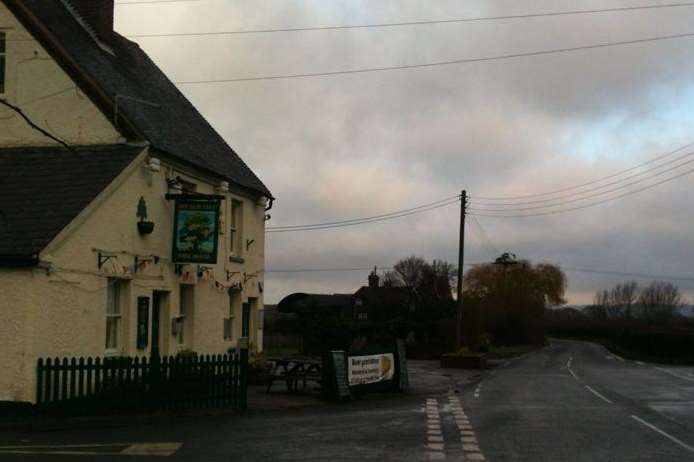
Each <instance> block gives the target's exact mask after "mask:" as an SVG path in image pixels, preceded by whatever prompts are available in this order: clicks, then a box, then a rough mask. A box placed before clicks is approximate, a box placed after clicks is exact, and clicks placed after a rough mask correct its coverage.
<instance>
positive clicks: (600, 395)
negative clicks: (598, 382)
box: [586, 385, 614, 404]
mask: <svg viewBox="0 0 694 462" xmlns="http://www.w3.org/2000/svg"><path fill="white" fill-rule="evenodd" d="M586 388H587V389H588V391H590V392H591V393H592V394H594V395H595V396H597V397H598V398H600V399H601V400H603V401H605V402H606V403H609V404H614V403H613V402H612V401H610V400H609V399H608V398H606V397H605V395H602V394H601V393H599V392H597V391H596V390H595V389H594V388H592V387H591V386H589V385H586Z"/></svg>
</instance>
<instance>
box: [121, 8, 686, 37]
mask: <svg viewBox="0 0 694 462" xmlns="http://www.w3.org/2000/svg"><path fill="white" fill-rule="evenodd" d="M179 1H182V0H179ZM128 3H163V2H128ZM124 4H127V3H124ZM689 6H694V2H687V3H671V4H665V5H644V6H629V7H621V8H604V9H593V10H569V11H557V12H549V13H527V14H515V15H503V16H485V17H474V18H458V19H438V20H423V21H405V22H383V23H373V24H355V25H344V26H313V27H283V28H274V29H247V30H231V31H216V32H172V33H160V34H132V35H128V36H127V37H129V38H154V37H207V36H224V35H241V34H268V33H276V32H309V31H330V30H348V29H371V28H389V27H403V26H422V25H431V24H451V23H467V22H481V21H498V20H513V19H529V18H542V17H552V16H567V15H579V14H595V13H613V12H624V11H634V10H653V9H663V8H676V7H689Z"/></svg>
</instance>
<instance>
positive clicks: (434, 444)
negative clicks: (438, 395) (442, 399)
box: [426, 398, 446, 460]
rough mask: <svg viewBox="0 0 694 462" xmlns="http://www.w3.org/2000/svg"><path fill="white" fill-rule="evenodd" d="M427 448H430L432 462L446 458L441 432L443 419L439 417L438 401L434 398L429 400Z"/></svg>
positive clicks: (427, 402) (427, 405)
mask: <svg viewBox="0 0 694 462" xmlns="http://www.w3.org/2000/svg"><path fill="white" fill-rule="evenodd" d="M426 410H427V412H426V414H427V447H428V448H429V459H430V460H442V459H445V458H446V453H445V452H443V451H444V447H445V444H444V441H443V434H442V432H441V417H440V415H439V405H438V401H437V400H436V399H434V398H427V401H426Z"/></svg>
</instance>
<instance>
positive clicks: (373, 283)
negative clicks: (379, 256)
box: [369, 268, 379, 288]
mask: <svg viewBox="0 0 694 462" xmlns="http://www.w3.org/2000/svg"><path fill="white" fill-rule="evenodd" d="M378 281H379V277H378V274H377V273H376V268H374V270H373V271H372V272H371V274H369V287H371V288H378Z"/></svg>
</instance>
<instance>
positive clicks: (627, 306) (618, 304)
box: [606, 281, 639, 319]
mask: <svg viewBox="0 0 694 462" xmlns="http://www.w3.org/2000/svg"><path fill="white" fill-rule="evenodd" d="M638 297H639V285H638V284H637V283H636V282H635V281H628V282H625V283H624V284H617V285H616V286H615V287H614V288H613V289H612V290H611V291H610V293H609V300H608V305H607V307H606V308H607V311H608V314H609V315H610V317H613V318H625V319H631V318H632V315H633V312H632V311H633V307H634V304H635V303H636V301H637V299H638Z"/></svg>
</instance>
